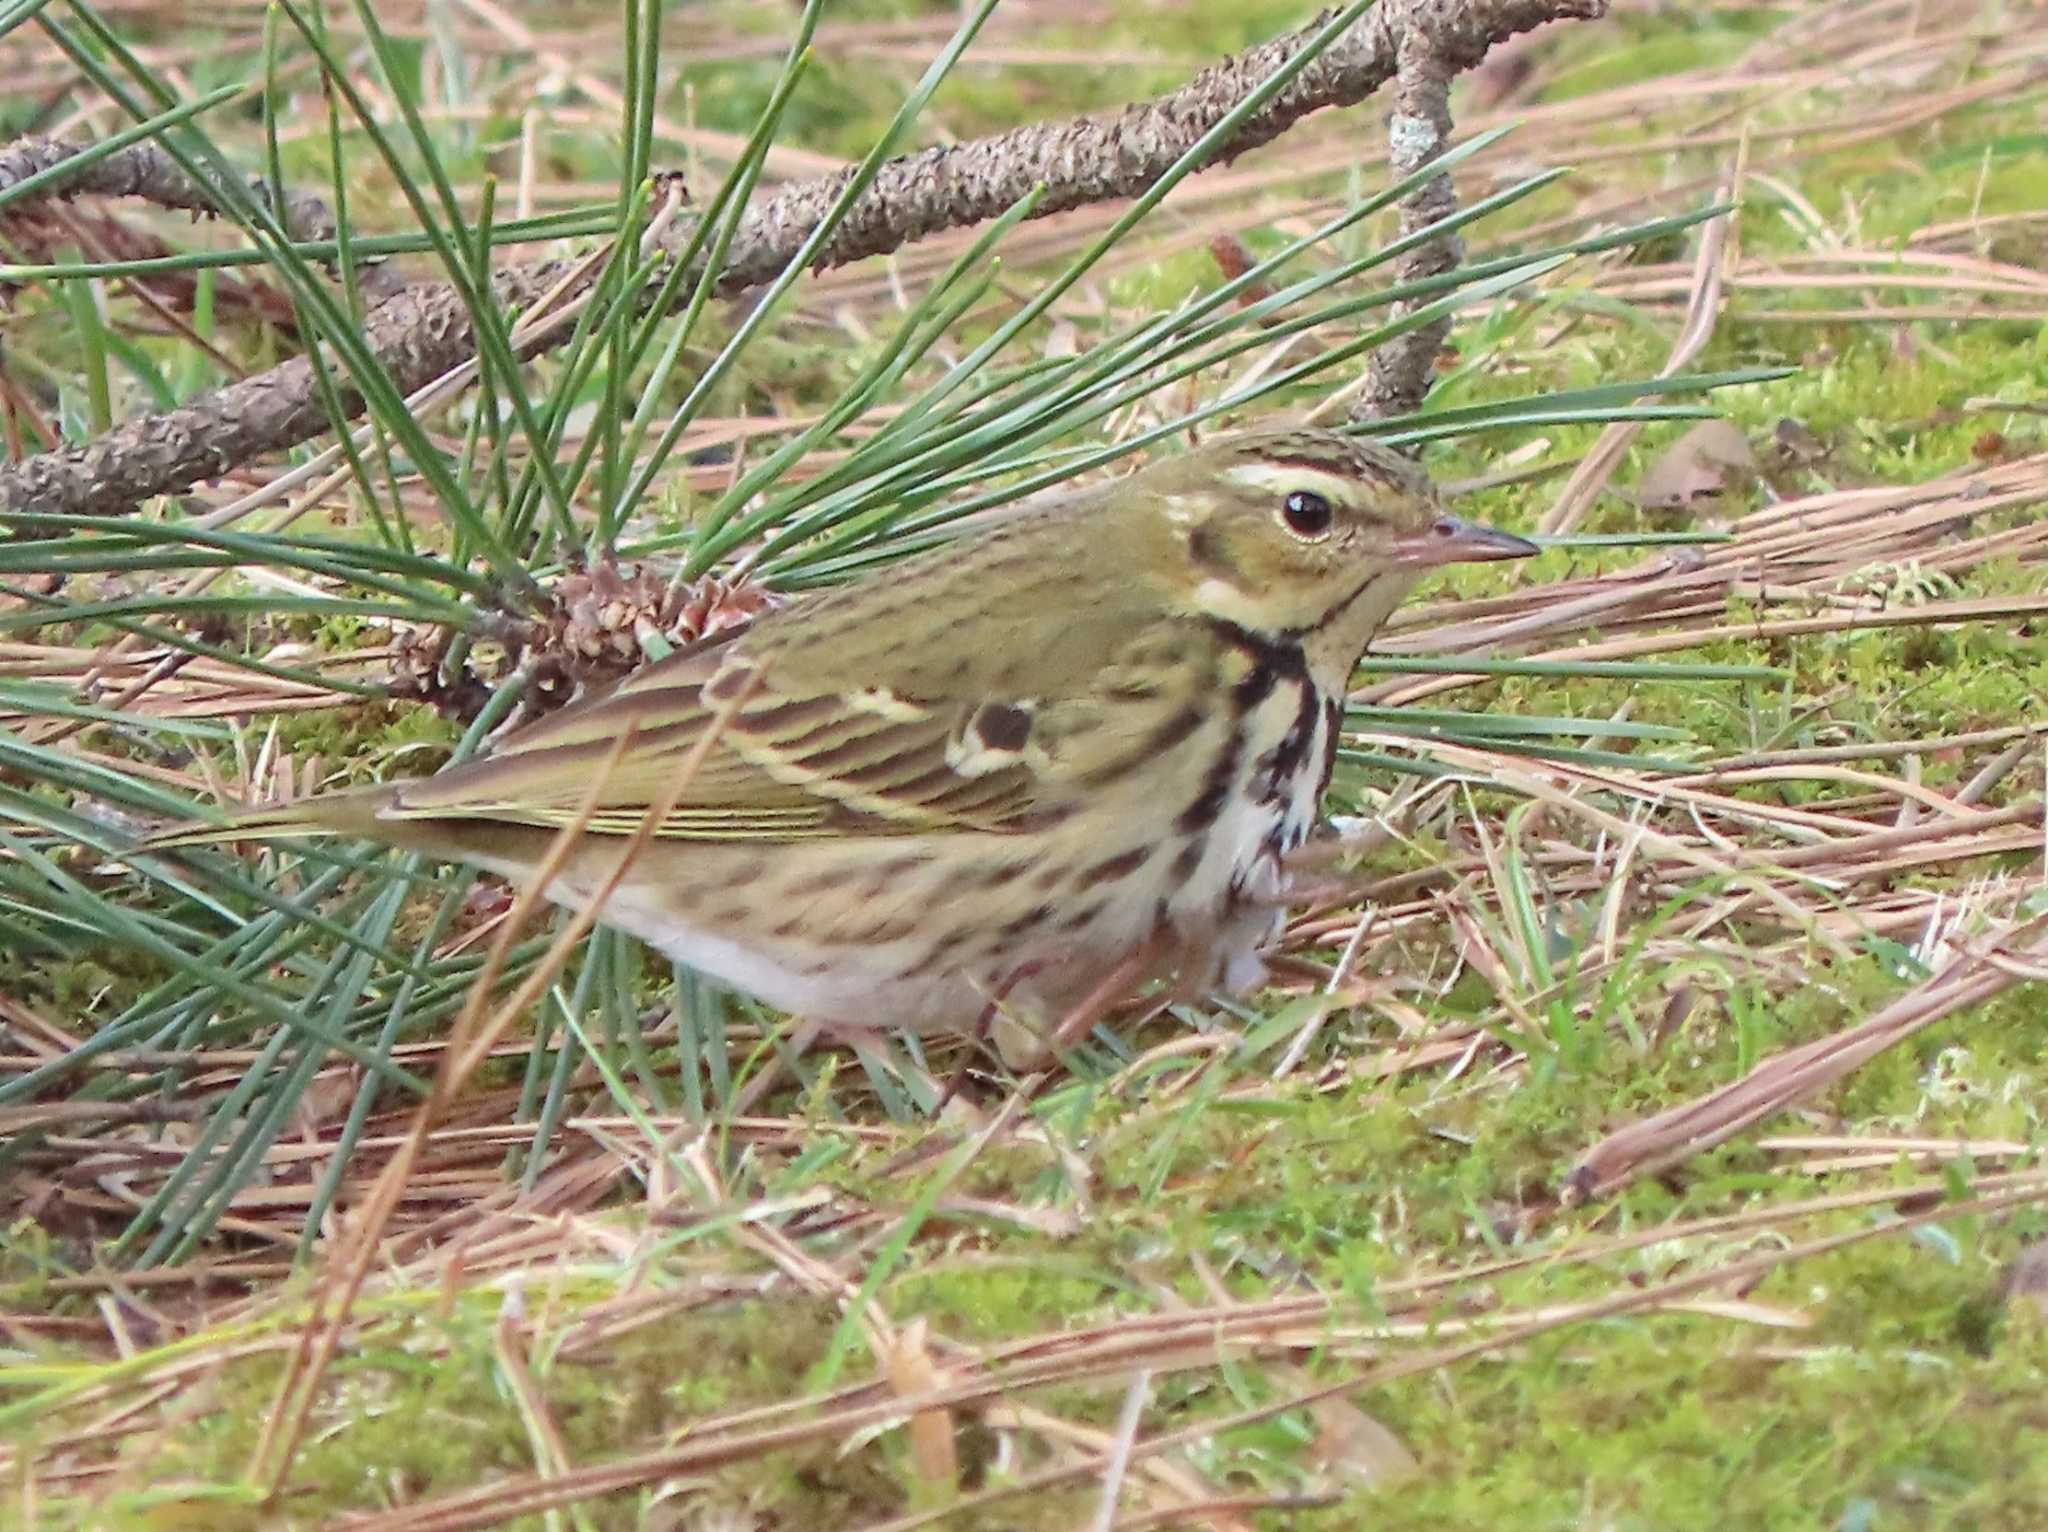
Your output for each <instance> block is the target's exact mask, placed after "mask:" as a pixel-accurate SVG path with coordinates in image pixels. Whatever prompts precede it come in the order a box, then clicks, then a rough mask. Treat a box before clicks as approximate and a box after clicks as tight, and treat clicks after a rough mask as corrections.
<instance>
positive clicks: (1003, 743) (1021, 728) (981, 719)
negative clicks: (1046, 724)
mask: <svg viewBox="0 0 2048 1532" xmlns="http://www.w3.org/2000/svg"><path fill="white" fill-rule="evenodd" d="M974 733H975V736H976V737H977V738H978V739H980V741H981V742H982V744H984V745H986V746H987V747H988V748H989V749H991V750H1008V751H1012V752H1015V751H1018V750H1022V749H1023V748H1024V742H1025V741H1026V740H1028V739H1030V738H1031V715H1030V713H1028V712H1026V711H1025V710H1024V709H1023V708H1020V707H1012V706H1011V705H1010V704H1009V703H1007V702H985V703H983V704H982V705H981V708H980V710H979V711H977V712H976V713H975V715H974Z"/></svg>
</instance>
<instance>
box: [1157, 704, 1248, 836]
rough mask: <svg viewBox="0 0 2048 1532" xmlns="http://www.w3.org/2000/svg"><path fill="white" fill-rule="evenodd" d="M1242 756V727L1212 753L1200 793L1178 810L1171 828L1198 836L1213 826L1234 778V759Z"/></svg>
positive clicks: (1235, 761)
mask: <svg viewBox="0 0 2048 1532" xmlns="http://www.w3.org/2000/svg"><path fill="white" fill-rule="evenodd" d="M1243 753H1244V727H1243V725H1242V724H1240V725H1238V726H1237V727H1235V728H1233V729H1232V730H1231V731H1230V738H1229V739H1228V740H1226V741H1224V745H1223V748H1222V749H1221V750H1219V751H1217V752H1216V759H1215V760H1214V761H1212V762H1210V764H1209V774H1208V775H1207V776H1206V777H1204V778H1203V779H1202V790H1201V791H1200V792H1199V793H1197V794H1196V795H1195V797H1194V801H1193V802H1191V803H1189V804H1188V806H1187V807H1186V808H1184V809H1182V810H1181V813H1180V818H1179V819H1177V820H1175V821H1174V824H1175V827H1176V828H1177V829H1179V831H1180V832H1181V834H1183V835H1199V834H1200V833H1201V832H1202V831H1204V830H1206V829H1208V828H1209V827H1210V826H1211V825H1213V824H1214V823H1216V820H1217V818H1218V817H1219V816H1220V815H1221V814H1222V813H1223V805H1224V803H1225V802H1227V801H1228V800H1229V797H1230V786H1231V783H1232V781H1233V780H1234V779H1235V778H1236V776H1237V762H1238V758H1239V757H1240V756H1241V755H1243Z"/></svg>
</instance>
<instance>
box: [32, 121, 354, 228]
mask: <svg viewBox="0 0 2048 1532" xmlns="http://www.w3.org/2000/svg"><path fill="white" fill-rule="evenodd" d="M91 147H92V146H91V145H89V144H74V143H70V142H68V141H66V140H64V139H61V138H19V139H16V140H15V141H14V142H13V143H11V144H9V145H8V146H7V147H6V148H5V149H0V192H4V191H6V190H7V189H8V188H9V187H13V186H19V185H20V184H21V183H22V182H23V181H26V180H27V179H28V178H29V177H30V176H35V175H41V174H43V173H44V172H45V171H49V170H53V169H55V168H56V167H57V166H59V165H63V164H64V163H65V162H66V161H68V160H72V159H75V158H77V157H78V156H79V155H82V154H86V153H88V152H89V151H90V149H91ZM249 194H250V195H251V196H252V197H254V198H256V200H257V201H259V202H262V203H265V204H270V203H271V200H272V199H271V187H270V183H269V182H268V181H266V180H264V179H263V178H262V177H261V176H251V177H250V178H249ZM86 195H91V196H95V197H139V198H141V199H142V200H143V201H144V202H152V203H155V204H156V205H157V206H158V207H165V208H171V209H173V210H175V211H177V212H182V213H204V214H207V215H208V216H211V217H218V216H220V215H222V214H224V213H225V212H226V211H227V209H226V207H225V206H224V199H223V198H222V197H221V196H220V195H219V194H218V193H217V192H216V191H215V190H214V189H213V188H212V187H209V186H204V185H202V184H200V183H199V182H197V181H195V180H193V179H192V177H191V176H189V175H187V174H186V173H185V170H184V168H183V167H182V166H180V165H179V164H178V162H177V161H176V160H174V159H172V158H171V156H170V155H169V154H167V153H165V152H164V150H163V148H162V146H161V145H158V144H150V143H143V144H129V145H128V146H127V147H126V148H123V149H116V150H114V152H113V153H111V154H107V155H102V156H101V157H100V158H99V159H96V160H89V161H86V162H85V163H83V164H80V165H78V166H77V167H76V169H75V171H74V172H73V173H70V174H66V175H63V176H59V177H57V178H56V179H55V180H53V181H51V182H49V183H47V184H46V185H44V186H42V187H40V188H38V189H37V191H36V192H35V194H34V195H32V196H29V197H24V198H21V199H20V200H19V201H17V202H16V203H15V204H14V205H13V206H14V208H15V209H16V210H19V209H20V208H23V207H32V206H34V205H35V202H36V201H37V200H38V199H40V198H44V197H67V198H68V197H79V196H86ZM280 200H281V203H282V206H281V212H282V214H283V223H284V227H285V231H286V232H287V233H289V234H290V235H291V237H292V238H293V239H295V240H305V241H315V240H323V239H332V238H334V214H333V213H332V212H331V211H330V210H329V208H328V206H327V204H326V203H325V202H322V201H321V200H320V199H319V198H318V197H311V196H305V195H297V194H288V195H285V196H283V197H282V198H281V199H280Z"/></svg>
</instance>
